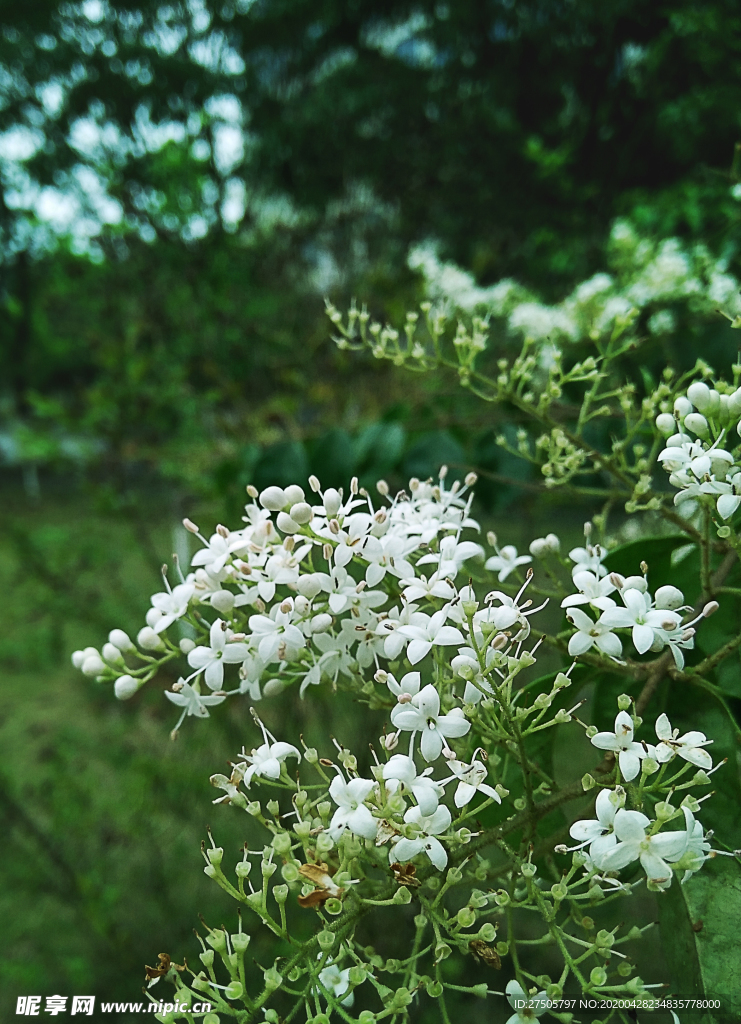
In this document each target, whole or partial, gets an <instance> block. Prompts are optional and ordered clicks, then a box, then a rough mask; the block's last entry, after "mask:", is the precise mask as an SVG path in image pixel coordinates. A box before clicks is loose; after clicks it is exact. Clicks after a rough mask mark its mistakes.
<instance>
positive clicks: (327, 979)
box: [319, 964, 355, 1006]
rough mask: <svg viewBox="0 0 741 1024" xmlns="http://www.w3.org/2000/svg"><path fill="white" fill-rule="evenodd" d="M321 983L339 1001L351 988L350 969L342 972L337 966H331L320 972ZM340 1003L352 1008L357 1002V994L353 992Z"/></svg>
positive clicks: (347, 968)
mask: <svg viewBox="0 0 741 1024" xmlns="http://www.w3.org/2000/svg"><path fill="white" fill-rule="evenodd" d="M319 981H320V982H321V983H322V985H324V987H325V988H326V989H327V991H328V992H331V993H332V995H333V996H334V997H335V999H339V998H340V996H344V995H345V992H347V990H348V988H349V987H350V968H349V967H346V968H345V970H344V971H341V970H340V969H339V967H338V966H337V964H330V965H329V967H325V968H324V969H323V970H321V971H320V972H319ZM340 1002H341V1005H342V1006H352V1004H353V1003H354V1002H355V993H354V992H351V993H350V995H349V996H346V997H345V998H344V999H342V1000H340Z"/></svg>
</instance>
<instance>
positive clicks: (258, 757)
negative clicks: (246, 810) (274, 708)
mask: <svg viewBox="0 0 741 1024" xmlns="http://www.w3.org/2000/svg"><path fill="white" fill-rule="evenodd" d="M263 736H264V738H265V742H264V743H263V744H261V745H260V746H259V747H255V748H254V749H253V750H252V753H250V754H245V753H244V752H243V753H242V754H240V755H239V756H240V758H241V759H242V760H243V761H246V762H247V764H248V765H249V768H248V769H247V771H246V772H245V773H244V784H245V786H249V784H250V782H251V781H252V779H253V776H255V775H257V776H258V778H265V779H279V778H280V768H281V765H282V763H283V762H284V761H285V759H286V758H287V757H296V758H298V760H299V761H300V760H301V754H300V753H299V752H298V750H297V749H296V747H294V746H293V744H291V743H281V742H280V741H278V740H276V738H275V736H272V735H271V734H270V733H269V732H268V731H267V729H265V727H264V726H263ZM271 740H272V742H271Z"/></svg>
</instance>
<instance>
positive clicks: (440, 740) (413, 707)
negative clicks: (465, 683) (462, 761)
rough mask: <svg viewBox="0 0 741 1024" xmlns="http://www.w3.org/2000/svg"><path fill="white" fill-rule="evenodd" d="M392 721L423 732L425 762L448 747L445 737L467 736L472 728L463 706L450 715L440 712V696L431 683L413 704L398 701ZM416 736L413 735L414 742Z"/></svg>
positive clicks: (407, 730) (398, 727)
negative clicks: (462, 708) (464, 713)
mask: <svg viewBox="0 0 741 1024" xmlns="http://www.w3.org/2000/svg"><path fill="white" fill-rule="evenodd" d="M391 721H392V723H393V725H394V726H395V727H396V728H397V729H403V730H404V731H405V732H412V733H417V732H421V733H422V741H421V743H420V749H421V751H422V757H424V759H425V761H435V760H437V758H438V757H439V756H440V754H441V753H442V750H443V747H444V746H445V737H449V736H465V735H466V733H467V732H468V730H469V729H470V728H471V723H470V722H468V721H466V719H465V717H464V715H463V712H462V711H461V710H460V708H453V710H452V711H451V712H450V714H447V715H441V714H440V695H439V694H438V692H437V690H436V689H435V687H434V686H433V685H432V684H431V683H428V684H427V686H425V687H423V688H422V689H421V690H420V692H419V693H418V694H415V696H414V697H412V699H411V701H410V702H409V704H397V705H396V707H395V708H394V709H393V710H392V712H391ZM413 740H414V737H412V741H413Z"/></svg>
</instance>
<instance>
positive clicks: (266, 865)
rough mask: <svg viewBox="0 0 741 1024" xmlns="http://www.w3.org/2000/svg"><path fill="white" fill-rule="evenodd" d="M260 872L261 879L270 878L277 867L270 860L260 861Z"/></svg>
mask: <svg viewBox="0 0 741 1024" xmlns="http://www.w3.org/2000/svg"><path fill="white" fill-rule="evenodd" d="M260 870H261V871H262V877H263V878H271V877H272V876H273V875H274V874H275V872H276V871H277V870H278V865H277V864H274V863H273V862H272V861H271V860H263V861H260Z"/></svg>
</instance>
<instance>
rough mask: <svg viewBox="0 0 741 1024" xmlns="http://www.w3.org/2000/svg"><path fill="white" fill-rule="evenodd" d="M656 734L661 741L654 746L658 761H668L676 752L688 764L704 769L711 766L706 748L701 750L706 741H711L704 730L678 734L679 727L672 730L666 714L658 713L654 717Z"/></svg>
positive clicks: (710, 759)
mask: <svg viewBox="0 0 741 1024" xmlns="http://www.w3.org/2000/svg"><path fill="white" fill-rule="evenodd" d="M656 735H657V736H658V738H659V739H660V740H661V742H660V743H659V744H658V745H657V747H656V760H657V761H659V762H662V763H663V762H664V761H670V760H671V759H672V758H673V757H674V756H675V755H676V754H679V756H680V757H683V758H684V759H685V761H689V763H690V764H694V765H697V767H698V768H702V769H704V770H705V771H709V770H710V769H711V768H712V767H713V759H712V757H711V756H710V754H709V753H708V752H707V750H703V749H702V748H703V747H706V746H707V745H708V743H712V742H713V741H712V740H709V739H707V738H706V737H705V733H704V732H697V731H695V730H693V731H692V732H686V733H685V734H684V736H680V735H679V729H674V731H672V727H671V722H670V721H669V719H668V718H667V717H666V715H659V717H658V718H657V719H656Z"/></svg>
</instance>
